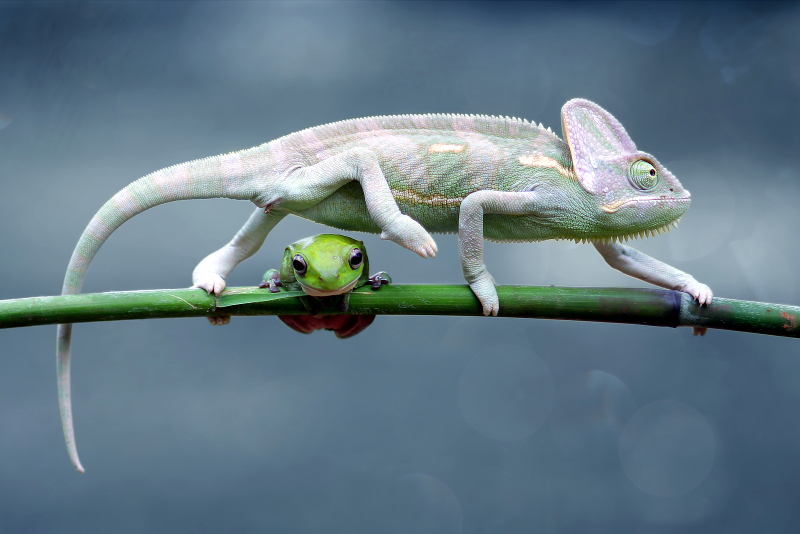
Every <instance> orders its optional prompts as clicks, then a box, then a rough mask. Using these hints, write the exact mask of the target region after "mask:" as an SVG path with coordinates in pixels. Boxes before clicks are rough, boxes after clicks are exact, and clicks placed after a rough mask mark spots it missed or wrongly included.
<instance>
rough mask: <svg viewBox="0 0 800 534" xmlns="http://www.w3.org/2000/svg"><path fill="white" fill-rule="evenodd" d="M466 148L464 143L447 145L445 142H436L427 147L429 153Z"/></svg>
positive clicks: (461, 150) (457, 150)
mask: <svg viewBox="0 0 800 534" xmlns="http://www.w3.org/2000/svg"><path fill="white" fill-rule="evenodd" d="M465 148H467V147H465V146H464V145H449V144H447V143H436V144H435V145H431V146H429V147H428V153H429V154H437V153H441V152H455V153H458V152H463V151H464V149H465Z"/></svg>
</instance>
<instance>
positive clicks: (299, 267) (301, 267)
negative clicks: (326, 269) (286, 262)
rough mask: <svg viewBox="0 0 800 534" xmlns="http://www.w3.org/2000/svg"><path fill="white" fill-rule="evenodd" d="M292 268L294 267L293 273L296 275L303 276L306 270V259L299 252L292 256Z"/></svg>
mask: <svg viewBox="0 0 800 534" xmlns="http://www.w3.org/2000/svg"><path fill="white" fill-rule="evenodd" d="M292 269H294V273H295V274H296V275H297V276H303V275H304V274H306V271H307V270H308V265H307V264H306V259H305V258H304V257H303V256H301V255H300V254H296V255H295V257H294V258H292Z"/></svg>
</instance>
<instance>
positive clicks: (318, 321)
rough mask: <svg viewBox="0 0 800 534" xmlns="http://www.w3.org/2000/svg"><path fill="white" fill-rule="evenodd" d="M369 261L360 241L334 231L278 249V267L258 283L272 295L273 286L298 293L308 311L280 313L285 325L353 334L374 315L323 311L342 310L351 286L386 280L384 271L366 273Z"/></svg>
mask: <svg viewBox="0 0 800 534" xmlns="http://www.w3.org/2000/svg"><path fill="white" fill-rule="evenodd" d="M368 273H369V260H368V258H367V250H366V248H364V243H362V242H361V241H358V240H356V239H352V238H350V237H347V236H343V235H338V234H320V235H315V236H312V237H306V238H305V239H301V240H300V241H297V242H295V243H292V244H291V245H289V246H288V247H286V250H285V251H284V253H283V261H282V262H281V268H280V270H276V269H270V270H268V271H267V272H266V273H264V281H263V282H261V285H260V286H259V287H262V288H269V290H270V291H271V292H273V293H276V292H278V291H280V290H279V289H278V287H277V286H282V287H285V288H286V289H288V290H293V291H303V292H304V293H305V294H306V295H307V296H306V297H301V299H300V300H301V301H302V302H303V305H304V306H305V307H306V309H307V310H308V311H309V312H310V313H311V315H279V316H278V317H279V318H280V320H281V321H283V322H284V323H286V324H287V325H288V326H290V327H291V328H293V329H294V330H297V331H298V332H302V333H304V334H310V333H311V332H313V331H314V330H321V329H325V330H333V331H334V332H335V333H336V336H337V337H340V338H346V337H350V336H354V335H356V334H357V333H359V332H361V331H362V330H364V329H365V328H366V327H368V326H369V325H370V324H372V321H374V320H375V316H374V315H325V313H324V310H326V309H328V310H335V311H338V312H346V311H347V309H348V307H349V302H350V292H351V291H352V290H353V289H356V288H359V287H361V286H364V285H367V284H370V286H371V287H372V289H373V290H375V289H380V287H381V285H383V284H388V283H389V282H391V278H390V277H389V275H388V274H387V273H385V272H379V273H377V274H375V275H372V276H369V274H368Z"/></svg>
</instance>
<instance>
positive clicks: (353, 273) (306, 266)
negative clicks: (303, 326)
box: [287, 234, 368, 297]
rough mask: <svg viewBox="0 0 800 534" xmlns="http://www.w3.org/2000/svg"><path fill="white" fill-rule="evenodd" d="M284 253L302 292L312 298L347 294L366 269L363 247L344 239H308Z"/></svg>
mask: <svg viewBox="0 0 800 534" xmlns="http://www.w3.org/2000/svg"><path fill="white" fill-rule="evenodd" d="M287 251H288V252H289V254H288V257H289V258H290V261H291V266H292V270H293V271H294V274H295V277H296V278H297V281H298V282H299V283H300V286H301V287H302V288H303V291H304V292H305V293H306V294H308V295H311V296H315V297H325V296H332V295H340V294H342V293H347V292H348V291H350V290H351V289H353V288H354V287H355V286H356V284H357V283H358V281H359V278H361V275H362V274H363V273H365V272H366V269H368V267H367V257H366V253H365V252H364V244H363V243H362V242H361V241H357V240H355V239H351V238H349V237H346V236H343V235H337V234H320V235H316V236H313V237H307V238H305V239H301V240H300V241H297V242H296V243H292V244H291V245H289V246H288V247H287Z"/></svg>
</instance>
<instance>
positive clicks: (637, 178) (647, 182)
mask: <svg viewBox="0 0 800 534" xmlns="http://www.w3.org/2000/svg"><path fill="white" fill-rule="evenodd" d="M628 180H630V182H631V183H632V184H633V186H634V187H635V188H636V189H641V190H642V191H647V190H649V189H653V188H654V187H655V186H656V184H657V183H658V171H657V170H656V168H655V167H654V166H653V164H652V163H650V162H649V161H645V160H643V159H640V160H637V161H634V162H633V163H632V164H631V166H630V167H628Z"/></svg>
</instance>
